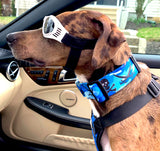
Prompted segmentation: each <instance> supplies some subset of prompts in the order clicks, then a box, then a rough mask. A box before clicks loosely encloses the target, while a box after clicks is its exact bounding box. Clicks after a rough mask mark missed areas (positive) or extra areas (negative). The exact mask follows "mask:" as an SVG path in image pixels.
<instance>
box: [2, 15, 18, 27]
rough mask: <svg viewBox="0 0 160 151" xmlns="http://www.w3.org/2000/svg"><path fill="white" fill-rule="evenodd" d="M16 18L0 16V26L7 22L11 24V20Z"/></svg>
mask: <svg viewBox="0 0 160 151" xmlns="http://www.w3.org/2000/svg"><path fill="white" fill-rule="evenodd" d="M15 18H16V17H15V16H14V17H13V16H12V17H10V16H0V24H3V25H6V24H8V23H9V22H11V21H12V20H14V19H15Z"/></svg>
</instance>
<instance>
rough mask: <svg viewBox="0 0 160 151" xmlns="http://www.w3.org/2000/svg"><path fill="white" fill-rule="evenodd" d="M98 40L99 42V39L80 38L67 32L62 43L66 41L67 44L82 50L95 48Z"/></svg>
mask: <svg viewBox="0 0 160 151" xmlns="http://www.w3.org/2000/svg"><path fill="white" fill-rule="evenodd" d="M96 42H97V39H83V38H78V37H75V36H72V35H70V34H68V33H66V34H65V35H64V37H63V39H62V43H64V44H65V45H67V46H70V47H71V48H76V49H80V50H83V49H93V48H94V47H95V44H96Z"/></svg>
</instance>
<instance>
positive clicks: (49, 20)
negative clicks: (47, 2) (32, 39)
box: [42, 15, 68, 43]
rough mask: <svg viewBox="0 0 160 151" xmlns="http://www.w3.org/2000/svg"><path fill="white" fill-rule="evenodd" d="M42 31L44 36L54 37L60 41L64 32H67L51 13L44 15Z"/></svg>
mask: <svg viewBox="0 0 160 151" xmlns="http://www.w3.org/2000/svg"><path fill="white" fill-rule="evenodd" d="M42 32H43V36H44V37H45V38H50V39H54V40H56V41H59V42H61V43H62V39H63V38H64V36H65V34H66V33H68V31H67V30H66V29H65V28H64V27H63V26H62V24H61V23H60V22H59V20H58V19H57V18H56V17H55V16H53V15H50V16H46V17H44V20H43V27H42Z"/></svg>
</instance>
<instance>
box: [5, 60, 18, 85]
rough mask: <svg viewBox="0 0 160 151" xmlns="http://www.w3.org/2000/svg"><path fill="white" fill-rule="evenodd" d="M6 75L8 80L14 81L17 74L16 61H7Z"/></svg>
mask: <svg viewBox="0 0 160 151" xmlns="http://www.w3.org/2000/svg"><path fill="white" fill-rule="evenodd" d="M6 76H7V78H8V80H9V81H12V82H13V81H15V80H16V79H17V78H18V76H19V66H18V64H17V62H15V61H12V62H10V63H9V65H8V67H7V70H6Z"/></svg>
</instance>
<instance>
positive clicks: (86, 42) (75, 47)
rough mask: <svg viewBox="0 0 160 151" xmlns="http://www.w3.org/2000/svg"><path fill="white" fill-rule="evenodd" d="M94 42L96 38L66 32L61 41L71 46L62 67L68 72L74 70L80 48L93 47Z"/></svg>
mask: <svg viewBox="0 0 160 151" xmlns="http://www.w3.org/2000/svg"><path fill="white" fill-rule="evenodd" d="M96 42H97V39H81V38H78V37H74V36H72V35H70V34H66V35H65V36H64V38H63V39H62V43H64V44H65V45H67V46H69V47H71V50H70V53H69V56H68V59H67V63H66V65H65V66H64V69H65V70H67V71H70V72H74V70H75V68H76V66H77V64H78V61H79V58H80V55H81V52H82V50H85V49H94V47H95V44H96Z"/></svg>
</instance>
